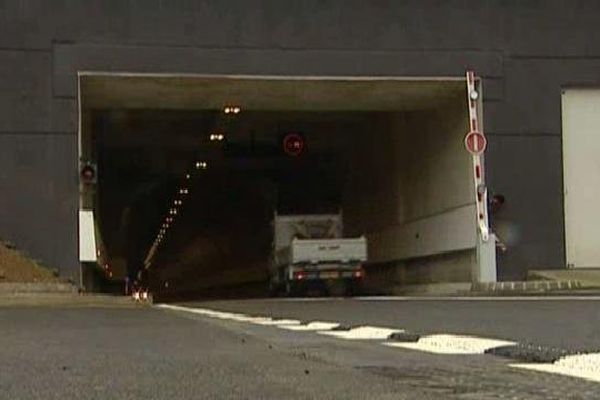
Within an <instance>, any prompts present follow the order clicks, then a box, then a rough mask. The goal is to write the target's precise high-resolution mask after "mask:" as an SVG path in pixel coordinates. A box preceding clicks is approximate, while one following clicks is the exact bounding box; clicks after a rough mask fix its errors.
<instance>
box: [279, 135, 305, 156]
mask: <svg viewBox="0 0 600 400" xmlns="http://www.w3.org/2000/svg"><path fill="white" fill-rule="evenodd" d="M305 147H306V145H305V143H304V137H303V136H302V135H300V134H299V133H288V134H287V135H285V136H284V138H283V151H285V153H286V154H287V155H289V156H299V155H300V154H302V152H303V151H304V148H305Z"/></svg>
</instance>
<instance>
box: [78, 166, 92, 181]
mask: <svg viewBox="0 0 600 400" xmlns="http://www.w3.org/2000/svg"><path fill="white" fill-rule="evenodd" d="M79 176H80V177H81V181H82V182H83V183H85V184H87V185H89V184H92V183H96V168H95V167H94V166H93V165H91V164H86V165H84V166H83V167H81V171H80V172H79Z"/></svg>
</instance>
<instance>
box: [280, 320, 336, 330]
mask: <svg viewBox="0 0 600 400" xmlns="http://www.w3.org/2000/svg"><path fill="white" fill-rule="evenodd" d="M338 326H340V324H338V323H337V322H323V321H313V322H309V323H308V324H304V325H282V326H280V328H283V329H288V330H290V331H326V330H329V329H334V328H337V327H338Z"/></svg>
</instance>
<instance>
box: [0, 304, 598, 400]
mask: <svg viewBox="0 0 600 400" xmlns="http://www.w3.org/2000/svg"><path fill="white" fill-rule="evenodd" d="M354 303H355V302H354V301H337V302H336V301H324V302H315V301H312V302H291V301H290V302H283V301H245V302H241V301H237V302H222V303H215V302H213V303H211V304H210V305H211V307H213V308H216V306H217V305H219V308H221V309H224V308H225V306H226V305H228V307H229V308H239V307H241V308H245V309H255V310H258V309H260V308H261V307H262V309H263V310H267V309H277V310H278V313H280V314H281V316H284V314H285V316H288V317H291V316H293V315H290V314H294V313H295V314H296V315H297V316H300V315H302V316H303V317H306V318H308V319H310V317H311V316H312V315H314V314H311V313H323V314H319V317H323V318H320V319H324V318H325V317H327V316H332V317H333V316H334V314H335V313H336V312H339V311H340V310H342V311H343V310H345V311H348V307H349V308H350V309H354ZM356 303H357V304H363V302H356ZM203 306H208V304H206V303H203ZM392 306H393V304H392V303H390V304H386V303H382V304H379V303H377V304H375V303H373V304H371V303H367V302H364V305H361V306H357V307H364V309H361V310H362V311H360V312H361V313H362V315H363V317H362V318H363V319H366V318H384V319H383V320H381V319H380V320H377V321H388V320H387V319H385V318H398V315H396V317H387V316H386V315H385V314H386V313H388V312H389V310H390V309H389V308H388V307H392ZM417 306H418V307H417ZM340 307H342V308H341V309H340ZM393 307H394V308H395V307H398V304H396V305H395V306H393ZM407 307H408V308H407V310H406V311H405V312H406V313H408V312H409V308H412V307H417V308H416V309H415V310H416V311H419V312H421V313H424V312H425V311H426V309H427V307H440V308H441V309H440V310H438V313H437V314H436V315H438V316H443V315H444V313H443V310H444V307H450V305H448V306H443V305H442V304H437V305H429V306H428V305H423V304H419V303H414V304H413V305H412V306H409V305H407ZM455 307H456V306H455ZM293 310H295V311H293ZM319 310H320V311H319ZM336 310H337V311H336ZM415 310H413V312H414V311H415ZM446 310H447V309H446ZM292 311H293V312H292ZM265 312H266V311H265ZM463 312H466V310H465V311H463ZM367 314H371V315H370V316H369V315H367ZM374 314H378V315H379V317H377V315H374ZM417 317H418V316H417V315H415V316H414V319H415V320H418V319H419V318H417ZM446 317H447V315H446ZM348 318H349V319H348V321H349V322H350V321H357V320H354V319H352V318H350V317H348ZM356 318H358V317H356ZM389 321H390V322H391V321H396V322H397V321H398V320H397V319H392V320H389ZM403 321H406V320H404V319H403ZM513 326H514V325H513ZM509 363H510V361H509V360H506V359H503V358H501V357H494V356H491V355H452V356H448V355H443V356H442V355H436V354H427V353H422V352H415V351H409V350H404V349H397V348H390V347H387V346H382V345H381V343H373V342H368V341H343V340H340V339H337V338H331V337H326V336H322V335H317V334H315V333H307V332H292V331H285V330H283V329H277V328H275V327H271V326H258V325H252V324H247V323H243V322H235V321H226V320H218V319H214V318H212V319H211V318H207V317H204V316H200V315H193V314H189V313H185V312H175V311H168V310H161V309H156V308H123V307H121V308H108V307H103V308H97V307H78V308H69V307H65V306H53V307H3V308H2V307H0V399H106V398H110V399H144V400H150V399H278V400H279V399H340V398H343V399H436V400H439V399H463V400H467V399H597V398H598V396H597V393H598V390H599V387H600V385H599V384H597V383H592V382H588V381H584V380H580V379H575V378H571V377H565V376H560V375H551V374H545V373H539V372H531V371H526V370H520V369H514V368H510V367H509V365H508V364H509Z"/></svg>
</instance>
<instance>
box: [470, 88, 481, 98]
mask: <svg viewBox="0 0 600 400" xmlns="http://www.w3.org/2000/svg"><path fill="white" fill-rule="evenodd" d="M469 96H470V97H471V100H477V99H478V98H479V93H477V90H471V93H469Z"/></svg>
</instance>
